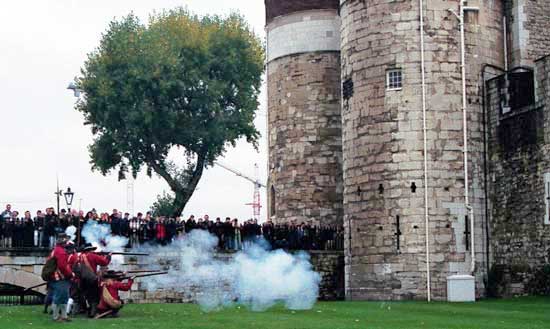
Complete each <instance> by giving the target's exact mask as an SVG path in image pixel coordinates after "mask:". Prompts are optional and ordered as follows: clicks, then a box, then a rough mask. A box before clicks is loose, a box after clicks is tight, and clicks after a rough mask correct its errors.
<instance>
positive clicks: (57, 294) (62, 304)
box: [50, 233, 74, 322]
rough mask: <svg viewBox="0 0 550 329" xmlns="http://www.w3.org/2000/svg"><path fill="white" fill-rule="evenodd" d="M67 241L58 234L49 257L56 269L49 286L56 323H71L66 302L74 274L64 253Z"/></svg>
mask: <svg viewBox="0 0 550 329" xmlns="http://www.w3.org/2000/svg"><path fill="white" fill-rule="evenodd" d="M68 241H69V236H68V235H66V234H65V233H60V234H59V235H58V237H57V243H56V245H55V248H54V249H53V251H52V253H51V256H50V258H55V263H56V269H55V271H54V273H53V274H52V275H51V279H50V285H51V289H52V299H53V304H52V311H53V319H54V321H58V322H67V321H71V320H70V319H69V317H68V316H67V302H68V301H69V289H70V287H71V284H70V280H71V279H72V278H73V277H74V273H73V271H72V270H71V267H70V266H69V262H68V258H69V255H68V254H67V252H66V251H65V245H66V244H67V242H68Z"/></svg>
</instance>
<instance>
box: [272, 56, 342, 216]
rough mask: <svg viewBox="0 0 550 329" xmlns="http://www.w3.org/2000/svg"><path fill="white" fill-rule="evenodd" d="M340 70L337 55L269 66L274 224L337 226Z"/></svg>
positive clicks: (275, 62)
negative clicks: (293, 222) (304, 223)
mask: <svg viewBox="0 0 550 329" xmlns="http://www.w3.org/2000/svg"><path fill="white" fill-rule="evenodd" d="M339 67H340V59H339V54H338V53H337V52H317V53H305V54H295V55H290V56H286V57H282V58H279V59H276V60H273V61H272V62H270V63H269V64H268V70H267V71H268V77H267V84H268V86H267V89H268V108H269V112H268V125H269V198H270V200H271V202H270V204H271V205H273V206H274V209H273V207H271V208H272V209H270V216H271V218H273V219H274V220H275V221H276V222H289V221H292V220H295V221H297V222H298V223H300V222H305V221H308V220H312V221H313V222H314V223H317V224H319V223H320V224H323V225H328V224H341V222H342V167H341V166H342V164H341V163H342V143H341V119H340V70H339ZM271 187H272V188H271Z"/></svg>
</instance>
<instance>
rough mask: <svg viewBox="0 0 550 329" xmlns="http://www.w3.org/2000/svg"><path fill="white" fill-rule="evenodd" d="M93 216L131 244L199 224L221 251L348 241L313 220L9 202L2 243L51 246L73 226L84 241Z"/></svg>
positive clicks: (167, 238)
mask: <svg viewBox="0 0 550 329" xmlns="http://www.w3.org/2000/svg"><path fill="white" fill-rule="evenodd" d="M89 221H95V222H97V223H99V224H106V225H109V226H110V228H111V232H112V234H113V235H117V236H123V237H126V238H128V247H135V246H139V245H142V244H146V243H148V244H160V245H166V244H169V243H171V242H172V241H174V240H175V239H177V238H180V237H181V236H183V235H185V234H187V233H189V232H190V231H191V230H195V229H202V230H207V231H208V232H210V233H212V234H213V235H216V236H217V237H218V248H219V249H221V250H241V249H246V248H248V247H249V246H250V245H251V244H253V243H255V242H259V241H267V242H268V243H269V244H270V246H271V248H274V249H278V248H282V249H290V250H342V249H343V241H344V233H343V229H342V228H341V227H336V226H316V225H313V224H312V222H304V223H299V224H298V223H296V222H290V223H288V224H274V223H273V222H272V221H270V220H269V221H267V222H265V223H263V224H259V223H258V222H257V220H256V219H250V220H247V221H244V222H242V223H240V222H239V220H238V219H237V218H233V219H232V218H230V217H226V218H225V219H224V220H222V219H221V218H220V217H218V218H216V219H215V220H211V219H210V217H209V216H208V215H204V216H203V217H201V218H198V219H195V216H190V217H189V218H188V219H187V220H184V219H182V218H181V217H175V218H171V217H164V216H157V217H154V216H152V214H151V213H150V212H147V213H146V214H145V215H143V214H142V213H137V215H136V216H130V214H129V213H121V212H119V211H118V210H116V209H113V211H112V212H111V213H110V214H109V213H98V212H97V211H95V210H92V211H89V212H87V213H86V214H85V213H84V212H82V211H76V210H72V211H70V213H69V212H67V211H65V210H64V209H62V210H61V211H60V212H59V214H56V213H55V211H54V208H53V207H51V208H47V209H46V211H45V212H42V211H41V210H39V211H37V212H36V216H34V217H32V215H31V213H30V212H29V211H26V212H25V213H24V216H23V217H20V216H19V213H18V212H17V211H15V210H12V209H11V205H9V204H8V205H7V206H6V208H5V210H4V211H2V212H1V213H0V248H21V247H23V248H24V247H27V248H30V247H43V248H51V247H53V246H54V244H55V240H56V236H57V234H59V233H61V232H65V231H66V230H67V228H69V227H70V226H74V229H73V230H74V231H75V236H76V239H75V240H76V241H75V242H77V243H79V244H84V243H85V241H84V240H85V239H84V238H83V237H82V236H81V230H82V228H83V227H84V226H85V225H86V223H88V222H89Z"/></svg>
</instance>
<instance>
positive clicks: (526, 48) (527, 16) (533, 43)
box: [506, 0, 550, 67]
mask: <svg viewBox="0 0 550 329" xmlns="http://www.w3.org/2000/svg"><path fill="white" fill-rule="evenodd" d="M506 16H507V19H508V22H509V27H508V30H509V32H510V37H509V43H510V45H511V47H510V48H511V49H510V55H511V62H510V63H511V65H510V66H511V67H512V66H520V65H533V63H534V61H535V60H536V59H538V58H540V57H542V56H545V55H547V54H548V49H550V34H549V33H548V29H549V27H550V2H548V1H540V0H539V1H537V0H507V15H506Z"/></svg>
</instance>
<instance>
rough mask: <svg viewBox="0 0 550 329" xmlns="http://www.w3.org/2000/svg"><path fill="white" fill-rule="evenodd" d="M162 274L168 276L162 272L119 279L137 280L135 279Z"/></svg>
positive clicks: (165, 272)
mask: <svg viewBox="0 0 550 329" xmlns="http://www.w3.org/2000/svg"><path fill="white" fill-rule="evenodd" d="M162 274H168V272H167V271H163V272H156V273H148V274H139V275H133V276H131V277H128V276H126V277H121V278H120V280H124V279H130V278H134V279H137V278H144V277H146V276H153V275H162Z"/></svg>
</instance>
